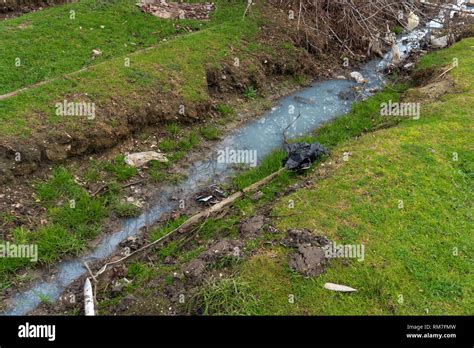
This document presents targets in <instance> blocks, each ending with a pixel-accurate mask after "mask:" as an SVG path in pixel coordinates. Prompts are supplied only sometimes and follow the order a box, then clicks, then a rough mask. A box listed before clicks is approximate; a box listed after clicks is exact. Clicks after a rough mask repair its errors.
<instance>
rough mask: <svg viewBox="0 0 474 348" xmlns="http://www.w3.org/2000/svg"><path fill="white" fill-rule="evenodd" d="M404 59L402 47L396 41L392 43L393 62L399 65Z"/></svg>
mask: <svg viewBox="0 0 474 348" xmlns="http://www.w3.org/2000/svg"><path fill="white" fill-rule="evenodd" d="M401 61H402V54H401V53H400V47H398V45H397V44H396V43H393V44H392V64H394V65H398V64H400V62H401Z"/></svg>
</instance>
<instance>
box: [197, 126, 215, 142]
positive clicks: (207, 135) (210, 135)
mask: <svg viewBox="0 0 474 348" xmlns="http://www.w3.org/2000/svg"><path fill="white" fill-rule="evenodd" d="M200 132H201V135H202V136H203V137H204V139H207V140H218V139H219V129H218V128H217V127H214V126H207V127H202V128H201V129H200Z"/></svg>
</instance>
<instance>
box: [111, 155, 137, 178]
mask: <svg viewBox="0 0 474 348" xmlns="http://www.w3.org/2000/svg"><path fill="white" fill-rule="evenodd" d="M124 161H125V156H123V155H119V156H117V157H116V158H115V159H114V160H113V161H112V162H110V163H107V164H106V165H105V169H106V170H107V171H109V172H110V173H112V174H113V175H114V176H115V178H116V179H117V180H118V181H127V180H128V179H130V178H132V177H134V176H135V175H137V173H138V169H137V168H134V167H131V166H129V165H127V164H125V162H124Z"/></svg>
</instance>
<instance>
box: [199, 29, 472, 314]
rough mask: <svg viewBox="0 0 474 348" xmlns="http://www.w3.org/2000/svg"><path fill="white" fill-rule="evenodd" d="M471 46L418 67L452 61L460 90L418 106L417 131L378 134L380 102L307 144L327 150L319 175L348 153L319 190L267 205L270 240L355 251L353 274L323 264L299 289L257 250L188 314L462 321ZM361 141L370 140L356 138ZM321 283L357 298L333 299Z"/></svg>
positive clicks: (277, 257)
mask: <svg viewBox="0 0 474 348" xmlns="http://www.w3.org/2000/svg"><path fill="white" fill-rule="evenodd" d="M473 45H474V39H472V38H471V39H465V40H463V41H462V42H460V43H458V44H456V45H455V46H454V47H452V48H450V49H447V50H444V51H440V52H438V53H434V54H431V55H428V56H426V57H424V58H423V59H422V61H421V63H420V65H421V66H422V67H424V68H428V67H432V66H433V65H436V66H438V67H439V66H442V65H445V64H449V63H450V62H451V61H452V59H453V58H455V57H459V61H460V66H459V68H458V69H455V70H454V72H453V74H452V76H453V77H454V78H455V80H456V83H457V86H458V87H462V88H463V90H462V92H457V93H453V94H448V95H446V96H444V97H442V98H441V99H440V100H438V101H436V102H435V103H432V104H426V105H423V106H422V113H421V119H420V120H417V121H414V120H398V121H400V124H399V125H398V126H396V127H392V128H388V129H379V130H376V129H377V128H379V126H380V125H384V122H377V121H376V122H375V123H374V121H373V120H372V117H371V111H370V110H371V109H372V111H375V110H376V109H377V107H376V106H377V103H379V102H380V99H379V98H383V96H384V94H381V95H379V96H378V97H376V98H375V99H371V100H369V101H367V102H363V103H361V104H358V105H356V106H355V107H354V109H353V111H352V112H351V113H350V114H349V116H345V117H341V118H339V119H338V120H336V121H334V122H332V123H329V124H327V125H325V126H324V127H323V128H322V129H320V130H318V131H317V132H316V133H315V137H313V138H312V139H317V140H320V141H321V142H322V143H323V144H325V145H327V146H329V147H330V148H331V149H332V154H331V159H329V160H326V163H325V164H326V167H328V163H329V161H332V162H334V161H335V159H336V158H339V160H341V159H342V156H343V153H344V152H347V151H349V152H351V153H352V155H351V157H350V158H349V161H347V162H343V161H341V164H340V165H338V166H337V168H334V169H333V171H332V174H331V175H329V176H328V177H326V178H323V179H319V180H318V178H317V175H316V174H315V173H313V172H310V173H309V174H308V177H309V178H311V179H312V180H314V181H315V185H314V187H312V188H310V189H303V190H298V191H297V192H295V193H293V194H291V195H290V196H288V197H285V198H282V199H280V200H278V202H277V203H276V204H275V206H274V208H273V212H272V215H274V216H276V217H275V218H274V221H273V223H274V224H275V225H276V227H277V228H278V229H279V230H280V231H285V230H287V229H289V228H298V227H299V228H309V229H310V230H312V231H315V233H318V234H324V235H326V236H327V237H328V238H330V239H331V240H335V241H337V242H338V243H341V244H354V243H362V244H364V245H365V260H364V261H363V262H358V261H356V260H349V262H348V264H345V263H344V262H342V261H341V260H333V261H332V263H331V266H330V267H329V268H328V270H327V272H326V273H325V274H323V275H321V276H320V277H316V278H310V279H307V278H304V277H302V276H301V275H299V274H297V273H295V272H293V271H291V270H290V269H289V268H288V254H289V252H290V251H289V250H287V249H285V248H283V247H281V246H263V245H261V246H260V249H259V252H258V253H257V254H256V255H255V256H254V257H252V258H251V259H250V260H248V261H246V262H244V263H243V264H241V265H239V266H238V267H237V270H238V271H239V272H238V275H236V276H234V277H233V278H230V279H225V280H221V281H215V282H214V283H211V284H210V285H208V286H206V287H205V288H203V289H201V290H200V292H199V293H198V295H197V299H196V301H195V307H193V308H192V309H193V310H196V311H198V312H202V313H205V314H237V315H249V314H253V315H269V314H273V315H274V314H276V315H283V314H285V315H288V314H289V315H393V314H395V315H426V314H430V315H446V314H448V315H455V314H460V315H472V313H474V303H473V301H472V293H471V289H472V288H473V286H474V277H473V273H472V261H473V259H472V258H473V248H472V246H473V245H474V239H473V234H472V227H471V226H472V176H473V174H472V173H473V169H474V168H473V163H474V151H473V147H472V144H471V141H470V139H471V136H470V134H472V132H473V130H474V129H473V122H472V121H473V115H472V111H471V110H472V108H473V105H474V94H473V86H472V81H473V80H474V51H473V50H472V46H473ZM461 62H463V63H461ZM384 93H385V97H389V98H394V97H396V95H391V93H392V92H384ZM386 93H389V94H390V95H387V94H386ZM395 94H399V93H398V92H395ZM395 100H396V99H395ZM378 105H379V106H378V108H379V107H380V104H378ZM372 116H374V117H375V118H376V115H375V114H373V115H372ZM398 121H397V122H398ZM366 128H367V129H366ZM381 128H385V125H384V127H381ZM343 129H346V132H347V134H345V133H344V131H343ZM370 129H372V130H375V131H374V132H373V133H368V134H363V133H365V132H366V130H370ZM453 153H456V154H458V160H455V159H456V157H455V156H453ZM273 163H275V165H276V163H277V161H276V160H274V161H273ZM267 166H269V165H268V164H267ZM251 173H253V174H252V175H253V177H252V178H248V175H249V174H248V173H247V174H246V175H247V177H244V178H240V179H237V183H239V182H240V183H241V185H244V186H245V185H247V184H248V183H251V182H254V181H256V180H258V178H260V177H261V176H262V175H265V174H266V173H267V172H265V171H262V172H261V174H260V175H258V172H256V170H254V171H253V172H251ZM290 179H291V178H290ZM239 180H240V181H239ZM289 200H292V201H294V202H295V207H294V208H291V207H290V206H289V205H288V201H289ZM400 200H402V201H403V203H404V204H403V206H404V207H403V209H400V208H399V202H400ZM325 282H333V283H339V284H344V285H348V286H351V287H354V288H356V289H357V290H358V291H357V292H356V293H353V294H344V293H337V292H331V291H328V290H325V289H324V288H323V285H324V283H325ZM290 298H294V301H289V299H290ZM242 299H244V300H242Z"/></svg>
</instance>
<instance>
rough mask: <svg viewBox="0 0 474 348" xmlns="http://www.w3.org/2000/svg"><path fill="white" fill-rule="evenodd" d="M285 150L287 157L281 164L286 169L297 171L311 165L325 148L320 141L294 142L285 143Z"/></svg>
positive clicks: (324, 152) (322, 153) (325, 151)
mask: <svg viewBox="0 0 474 348" xmlns="http://www.w3.org/2000/svg"><path fill="white" fill-rule="evenodd" d="M286 152H287V153H288V157H286V158H285V159H284V160H283V166H285V167H286V169H288V170H293V171H299V170H305V169H308V168H309V167H311V164H312V163H313V162H314V161H316V160H317V159H318V158H319V157H321V156H322V155H324V154H326V153H327V150H326V148H325V147H324V146H322V145H321V144H320V143H313V144H308V143H294V144H288V145H286Z"/></svg>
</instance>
